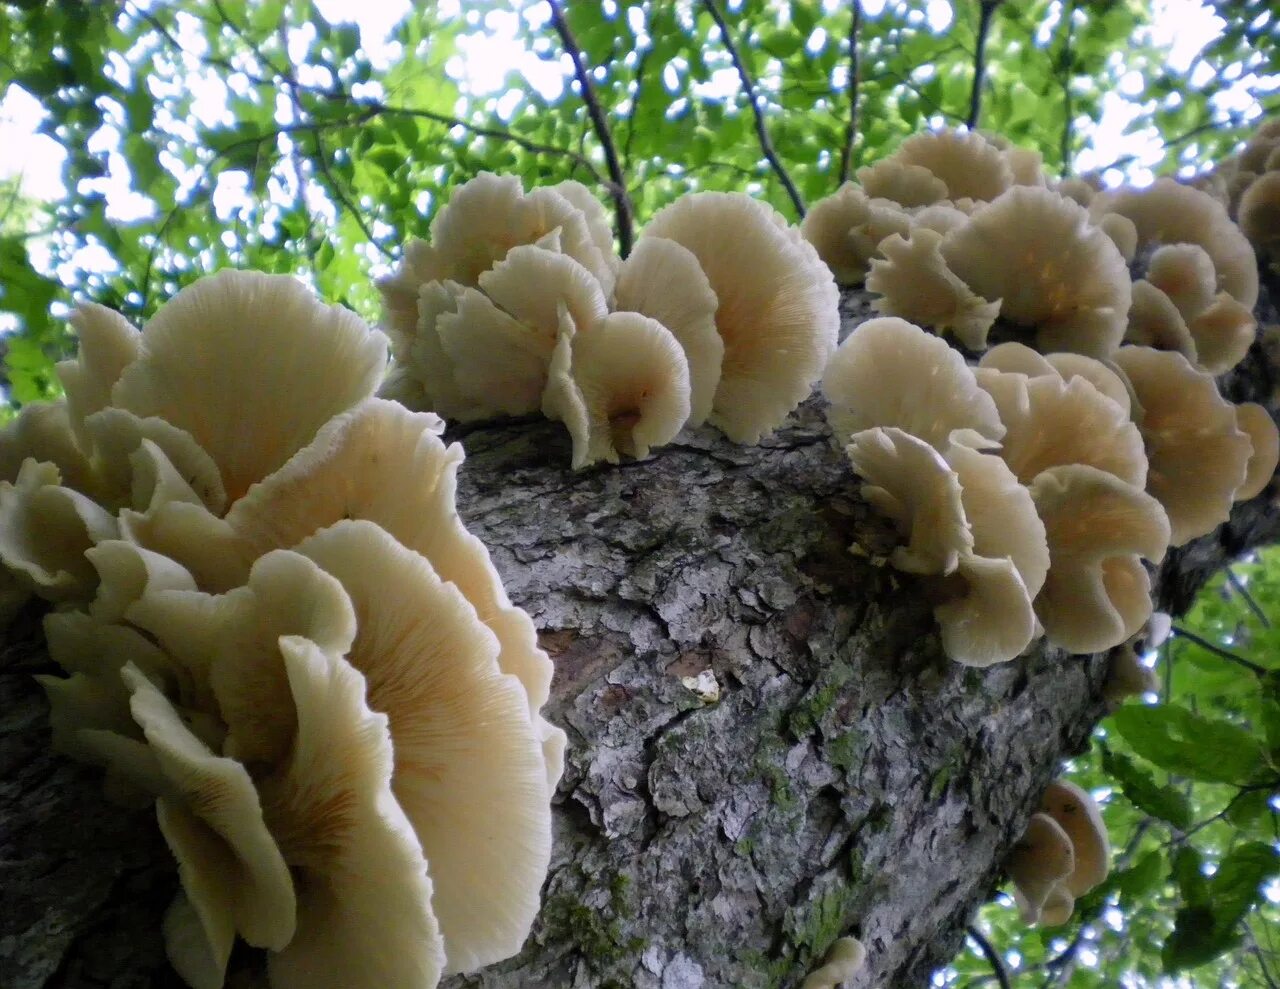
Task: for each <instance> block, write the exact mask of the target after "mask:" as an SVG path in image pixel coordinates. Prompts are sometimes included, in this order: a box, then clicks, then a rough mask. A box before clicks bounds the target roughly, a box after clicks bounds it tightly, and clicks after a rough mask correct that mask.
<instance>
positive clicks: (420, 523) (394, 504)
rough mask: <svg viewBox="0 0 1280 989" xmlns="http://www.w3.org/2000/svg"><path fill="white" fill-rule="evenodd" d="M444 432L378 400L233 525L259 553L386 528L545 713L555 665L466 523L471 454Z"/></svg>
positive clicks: (298, 462)
mask: <svg viewBox="0 0 1280 989" xmlns="http://www.w3.org/2000/svg"><path fill="white" fill-rule="evenodd" d="M441 429H442V424H441V422H440V420H439V419H438V418H436V417H435V416H433V415H430V414H428V413H412V412H408V411H406V410H405V409H403V408H402V407H400V406H398V405H396V404H395V403H393V402H386V401H382V400H380V399H370V400H368V401H366V402H364V403H362V404H361V405H359V406H357V407H356V408H355V409H353V410H352V411H350V412H348V413H346V414H344V415H342V416H339V417H338V418H336V419H335V420H333V421H332V422H330V423H329V424H327V425H326V426H325V427H324V429H322V430H321V431H320V432H319V433H318V434H317V435H316V437H315V439H314V440H313V441H312V443H311V444H310V445H309V446H308V447H307V448H306V449H304V450H302V451H300V452H299V453H298V454H297V455H296V456H295V457H294V458H293V459H292V460H291V461H290V462H289V463H288V464H287V465H286V466H285V467H284V468H283V469H281V470H280V471H278V472H277V473H276V474H274V475H273V476H272V477H271V478H269V479H268V480H267V481H266V482H265V483H263V484H261V485H259V486H258V487H257V488H255V489H254V491H253V492H251V494H250V496H249V497H248V498H245V499H243V500H242V501H241V502H240V503H238V504H237V505H236V506H235V507H234V508H233V509H232V511H231V512H230V513H228V515H227V522H228V523H229V524H230V526H231V528H232V529H233V531H234V532H235V533H236V534H237V536H238V538H239V539H241V540H243V541H244V542H245V543H247V544H248V546H249V547H251V549H252V555H258V554H261V553H265V552H268V551H270V550H272V549H276V548H282V547H291V546H296V545H297V544H298V543H299V542H301V541H302V540H303V539H305V538H306V537H307V536H309V535H311V534H312V533H314V532H317V531H319V530H320V529H323V528H325V527H327V526H330V525H332V524H333V523H335V522H337V521H339V520H341V519H344V518H353V519H367V520H369V521H371V522H374V523H376V524H377V525H379V526H381V527H382V528H383V529H385V530H386V531H387V532H388V533H390V534H391V535H392V536H394V537H395V538H396V539H397V540H398V541H399V542H400V543H401V545H403V546H406V547H407V548H409V549H412V550H414V551H415V552H417V553H420V554H422V555H423V556H424V557H426V558H427V560H428V561H429V562H430V563H431V566H432V567H433V568H434V569H435V571H436V573H438V574H439V575H440V577H441V578H442V579H443V580H447V581H449V582H451V583H453V584H455V585H456V586H457V587H458V589H459V590H460V591H462V593H463V594H464V595H465V596H466V598H467V600H468V601H470V602H471V604H472V606H473V607H474V608H475V609H476V613H477V614H478V615H479V616H480V620H481V621H483V622H484V623H485V624H486V625H488V626H489V627H490V628H491V629H493V631H494V634H495V635H497V637H498V640H499V641H500V642H501V643H502V652H501V654H500V656H499V659H498V662H499V665H500V666H501V667H502V669H503V671H504V672H506V673H513V674H515V675H516V676H517V677H518V678H519V679H520V682H521V683H523V684H524V686H525V689H526V691H528V694H529V703H530V706H531V708H532V709H533V710H537V709H538V708H540V707H541V706H542V705H543V704H545V703H546V701H547V698H548V696H549V693H550V685H551V672H552V667H551V661H550V659H548V658H547V654H546V653H545V652H543V651H542V650H541V649H539V648H538V646H537V635H536V633H535V631H534V628H533V622H532V621H531V620H530V618H529V616H528V614H527V613H526V612H525V611H524V610H523V609H520V608H516V607H514V606H512V604H511V601H510V599H509V598H508V597H507V593H506V591H505V590H504V589H503V586H502V580H501V578H500V577H499V575H498V573H497V571H496V570H495V569H494V566H493V563H492V562H491V561H490V559H489V551H488V550H487V549H486V548H485V546H484V544H483V543H482V542H481V541H480V540H479V539H478V538H476V536H474V535H472V534H471V533H470V532H468V531H467V529H466V527H465V526H464V525H463V524H462V520H461V519H460V518H459V517H458V510H457V506H456V491H457V472H458V467H459V465H460V464H461V463H462V459H463V451H462V447H460V446H458V445H457V444H453V445H451V446H448V447H446V446H445V444H444V443H443V442H441V440H440V438H439V435H438V434H439V432H440V431H441ZM251 558H252V557H251Z"/></svg>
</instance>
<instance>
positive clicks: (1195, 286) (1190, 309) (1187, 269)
mask: <svg viewBox="0 0 1280 989" xmlns="http://www.w3.org/2000/svg"><path fill="white" fill-rule="evenodd" d="M1107 215H1108V216H1116V215H1117V214H1115V213H1109V214H1107ZM1146 278H1147V281H1149V282H1150V283H1151V284H1152V285H1154V286H1155V287H1156V288H1158V289H1159V290H1160V291H1161V292H1163V293H1164V294H1165V295H1167V296H1168V297H1169V300H1170V301H1171V302H1172V303H1173V304H1174V305H1175V306H1177V307H1178V312H1180V313H1182V318H1183V319H1187V320H1189V319H1191V318H1192V317H1194V316H1195V315H1196V314H1197V313H1199V312H1200V311H1201V310H1203V309H1204V308H1205V307H1207V306H1208V305H1209V303H1211V302H1212V301H1213V297H1214V295H1215V294H1216V292H1217V288H1216V281H1217V273H1216V271H1215V270H1214V267H1213V258H1211V257H1209V253H1208V252H1207V251H1206V250H1205V249H1204V248H1203V247H1201V246H1200V245H1199V244H1164V245H1163V246H1161V247H1158V248H1156V250H1155V253H1154V254H1152V255H1151V260H1150V261H1149V262H1148V263H1147V274H1146Z"/></svg>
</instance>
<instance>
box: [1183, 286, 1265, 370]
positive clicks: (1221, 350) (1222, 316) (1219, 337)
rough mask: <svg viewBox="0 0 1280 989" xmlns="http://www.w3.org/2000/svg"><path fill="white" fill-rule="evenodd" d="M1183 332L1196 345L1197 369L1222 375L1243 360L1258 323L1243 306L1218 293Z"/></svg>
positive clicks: (1228, 296)
mask: <svg viewBox="0 0 1280 989" xmlns="http://www.w3.org/2000/svg"><path fill="white" fill-rule="evenodd" d="M1187 329H1188V330H1190V331H1191V336H1192V338H1193V339H1194V340H1195V342H1196V357H1197V361H1198V363H1199V366H1200V367H1201V368H1202V369H1203V370H1205V371H1208V372H1209V373H1210V374H1223V373H1225V372H1227V371H1230V370H1231V369H1232V368H1233V367H1235V366H1236V365H1237V364H1239V363H1240V362H1241V361H1242V360H1244V357H1245V354H1247V353H1248V352H1249V348H1250V347H1251V346H1252V345H1253V341H1254V338H1255V336H1256V335H1257V332H1256V331H1257V329H1258V321H1257V320H1256V319H1254V317H1253V311H1252V310H1251V309H1249V308H1248V307H1247V306H1244V305H1242V304H1241V303H1239V302H1237V301H1236V300H1235V299H1233V298H1232V297H1231V296H1230V295H1228V294H1227V293H1226V292H1219V293H1218V294H1217V296H1216V297H1215V298H1214V300H1213V302H1211V303H1210V304H1209V306H1208V307H1207V308H1206V309H1203V310H1201V311H1200V312H1199V313H1197V314H1196V316H1195V317H1194V318H1193V319H1192V320H1191V321H1190V322H1189V323H1188V324H1187Z"/></svg>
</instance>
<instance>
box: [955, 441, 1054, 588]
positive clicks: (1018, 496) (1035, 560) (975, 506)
mask: <svg viewBox="0 0 1280 989" xmlns="http://www.w3.org/2000/svg"><path fill="white" fill-rule="evenodd" d="M946 461H947V464H948V465H949V466H950V467H951V469H952V470H953V471H955V472H956V476H957V477H958V478H959V480H960V493H961V500H962V502H963V504H964V514H965V519H966V520H967V521H968V523H969V528H970V530H971V531H972V533H973V553H974V554H975V555H976V556H983V557H988V558H990V559H996V560H1005V559H1007V560H1009V561H1010V562H1012V564H1013V565H1014V567H1015V569H1016V570H1017V571H1018V576H1019V577H1020V578H1021V579H1022V582H1023V584H1024V586H1025V588H1026V592H1027V594H1029V595H1030V597H1032V598H1034V597H1035V596H1036V595H1037V594H1038V593H1039V592H1040V588H1041V587H1042V586H1044V580H1045V575H1046V574H1047V573H1048V571H1049V547H1048V544H1047V543H1046V537H1045V530H1044V523H1043V522H1041V521H1040V516H1039V515H1038V514H1037V513H1036V506H1035V503H1034V502H1033V501H1032V500H1031V493H1030V492H1029V491H1028V490H1027V489H1026V487H1025V486H1024V485H1022V484H1020V483H1019V482H1018V478H1017V475H1015V474H1014V473H1013V471H1012V470H1011V469H1010V468H1009V466H1008V465H1007V464H1006V463H1005V462H1004V461H1003V460H1002V459H1001V458H1000V457H999V456H997V455H996V454H990V453H981V452H979V451H977V450H973V449H971V448H969V447H966V446H963V445H961V444H953V445H952V446H951V447H950V449H948V450H947V453H946Z"/></svg>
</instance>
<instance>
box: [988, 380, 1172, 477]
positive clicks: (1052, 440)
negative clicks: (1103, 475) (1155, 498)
mask: <svg viewBox="0 0 1280 989" xmlns="http://www.w3.org/2000/svg"><path fill="white" fill-rule="evenodd" d="M1055 370H1056V369H1055ZM978 381H979V384H981V385H982V386H983V387H984V388H986V389H987V390H988V392H989V393H990V394H991V396H992V398H994V399H995V404H996V408H997V409H998V410H999V413H1000V419H1001V421H1002V422H1003V423H1004V424H1005V427H1006V432H1005V435H1004V443H1003V445H1002V447H1001V451H1000V456H1001V457H1003V458H1004V460H1005V462H1006V463H1007V464H1008V465H1009V466H1010V467H1011V468H1013V472H1014V473H1015V474H1016V475H1017V476H1018V480H1020V481H1021V482H1022V483H1023V484H1029V483H1030V482H1031V481H1032V479H1033V478H1035V476H1036V475H1037V474H1039V473H1040V472H1041V471H1044V470H1048V469H1049V468H1050V467H1058V466H1061V465H1064V464H1089V465H1091V466H1093V467H1098V468H1100V469H1102V470H1105V471H1108V472H1109V473H1111V474H1114V475H1116V477H1119V478H1121V479H1123V480H1125V481H1127V482H1129V483H1130V484H1136V485H1138V486H1139V487H1141V486H1142V485H1143V484H1144V483H1145V482H1146V478H1147V457H1146V453H1145V452H1144V450H1143V444H1142V434H1141V433H1139V432H1138V427H1137V426H1135V425H1134V424H1133V423H1132V422H1131V421H1130V420H1129V414H1128V412H1127V411H1126V410H1125V409H1124V408H1122V407H1121V406H1120V405H1118V404H1116V402H1115V401H1114V400H1113V399H1111V398H1108V397H1107V396H1106V395H1104V394H1102V392H1100V391H1099V390H1098V389H1097V388H1095V387H1094V385H1093V383H1092V382H1091V381H1089V380H1088V379H1087V378H1083V377H1073V378H1071V380H1069V381H1067V380H1064V379H1063V378H1060V377H1057V376H1056V375H1055V376H1048V375H1045V376H1042V377H1035V378H1027V377H1025V376H1024V375H1020V374H1018V375H1011V374H1007V373H1005V372H998V371H993V370H991V369H986V368H984V369H980V373H979V376H978ZM996 382H999V384H997V383H996Z"/></svg>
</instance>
